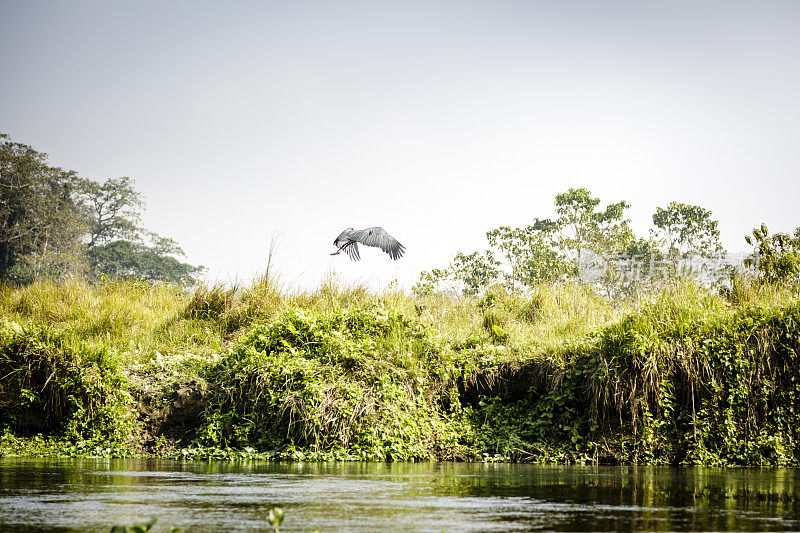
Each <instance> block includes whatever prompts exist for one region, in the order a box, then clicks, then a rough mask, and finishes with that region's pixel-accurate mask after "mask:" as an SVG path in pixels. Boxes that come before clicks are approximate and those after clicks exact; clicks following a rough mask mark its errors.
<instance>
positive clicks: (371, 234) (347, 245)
mask: <svg viewBox="0 0 800 533" xmlns="http://www.w3.org/2000/svg"><path fill="white" fill-rule="evenodd" d="M358 243H361V244H363V245H366V246H376V247H378V248H380V249H381V250H383V251H384V252H386V253H387V254H389V257H391V258H392V259H395V260H397V259H400V257H402V255H403V252H405V250H406V249H405V246H403V245H402V244H400V243H399V242H397V239H395V238H394V237H392V236H391V235H389V234H388V233H386V230H385V229H383V228H378V227H375V228H367V229H353V228H347V229H346V230H344V231H343V232H342V233H340V234H339V236H338V237H336V240H335V241H333V245H334V246H336V247H337V248H339V249H338V250H336V251H335V252H333V253H332V254H331V255H337V254H339V253H341V252H342V251H345V252H347V255H349V256H350V259H352V260H353V261H358V260H359V259H361V256H360V255H359V253H358Z"/></svg>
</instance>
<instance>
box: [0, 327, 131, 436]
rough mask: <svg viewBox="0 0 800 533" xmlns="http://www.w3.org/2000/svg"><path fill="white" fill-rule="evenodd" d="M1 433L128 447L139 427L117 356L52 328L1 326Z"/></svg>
mask: <svg viewBox="0 0 800 533" xmlns="http://www.w3.org/2000/svg"><path fill="white" fill-rule="evenodd" d="M0 376H3V380H2V383H1V384H0V428H6V429H10V430H11V431H12V432H14V433H15V434H19V435H33V434H49V435H58V436H63V437H66V438H67V439H68V440H69V441H71V442H81V441H85V442H87V443H107V444H111V445H120V444H123V443H124V442H125V441H126V439H127V438H128V437H129V435H130V434H131V432H132V431H133V430H134V429H135V427H136V421H135V420H134V418H133V413H132V412H131V406H132V398H131V397H130V395H129V394H128V393H127V391H126V390H125V389H126V379H125V377H124V375H123V374H122V373H121V372H120V368H119V365H118V362H117V360H116V358H115V357H114V355H113V354H112V353H111V352H110V351H109V350H107V349H105V348H100V349H95V348H92V347H89V346H86V345H84V344H80V343H74V341H71V340H70V339H68V338H66V337H65V336H63V335H60V334H58V333H54V332H53V331H52V330H50V329H49V328H47V327H44V326H35V327H33V328H31V329H28V330H26V329H23V328H22V327H20V326H19V324H17V323H15V322H10V321H5V320H4V321H3V322H2V325H1V326H0Z"/></svg>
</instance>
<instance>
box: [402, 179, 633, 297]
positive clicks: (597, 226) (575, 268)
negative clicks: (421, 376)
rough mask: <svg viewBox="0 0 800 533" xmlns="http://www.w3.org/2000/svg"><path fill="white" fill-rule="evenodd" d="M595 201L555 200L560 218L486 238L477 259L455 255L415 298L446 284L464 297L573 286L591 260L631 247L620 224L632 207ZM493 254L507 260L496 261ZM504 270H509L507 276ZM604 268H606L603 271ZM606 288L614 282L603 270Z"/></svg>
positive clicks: (578, 195)
mask: <svg viewBox="0 0 800 533" xmlns="http://www.w3.org/2000/svg"><path fill="white" fill-rule="evenodd" d="M599 205H600V199H599V198H592V196H591V192H590V191H589V190H587V189H569V190H568V191H567V192H565V193H561V194H558V195H556V198H555V206H556V212H557V213H558V215H559V216H558V218H557V219H555V220H550V219H538V218H537V219H534V221H533V223H532V224H530V225H528V226H526V227H524V228H512V227H509V226H500V227H498V228H495V229H492V230H490V231H488V232H487V234H486V237H487V239H488V241H489V245H490V246H491V247H492V249H490V250H486V251H485V252H483V254H481V253H480V252H473V253H472V254H468V255H465V254H462V253H460V252H459V253H458V254H457V255H456V257H455V258H454V260H453V262H452V263H451V264H450V266H449V267H448V268H447V269H444V270H437V269H434V270H432V271H430V272H423V273H422V274H421V276H420V282H419V283H418V284H417V286H416V287H415V291H416V293H417V294H432V293H433V292H434V290H435V288H436V287H437V286H438V285H439V284H441V283H443V282H446V281H448V280H453V281H456V282H459V284H460V285H461V286H462V287H463V293H464V294H465V295H476V294H479V293H481V292H482V291H484V290H486V289H487V288H488V287H490V286H492V285H494V284H496V283H498V282H501V281H502V282H504V284H505V285H506V287H507V288H509V289H512V290H517V289H530V288H532V287H535V286H536V285H538V284H541V283H554V282H563V281H566V280H574V279H576V277H577V276H579V274H580V273H581V270H582V269H586V268H587V266H589V265H590V263H592V262H593V260H594V259H600V260H601V261H602V262H605V263H608V262H609V261H612V260H613V259H615V258H617V257H618V256H619V255H621V254H625V253H626V252H627V251H628V250H629V248H630V247H631V246H632V245H633V244H634V243H635V237H634V235H633V232H632V231H631V229H630V221H629V220H628V219H626V218H624V214H625V209H627V208H628V207H630V205H629V204H628V203H627V202H624V201H621V202H617V203H614V204H609V205H608V206H607V207H606V208H605V210H598V206H599ZM493 249H496V250H497V251H498V252H499V254H500V255H502V257H503V258H504V259H505V264H501V263H500V261H498V260H497V259H496V258H495V253H494V250H493ZM503 267H506V268H510V272H507V271H504V269H503ZM604 268H605V267H604ZM605 270H606V278H607V280H606V281H607V283H606V284H607V285H608V286H611V285H612V284H613V283H614V282H616V277H618V276H615V274H614V273H613V272H612V271H611V269H610V268H606V269H605Z"/></svg>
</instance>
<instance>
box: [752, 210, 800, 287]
mask: <svg viewBox="0 0 800 533" xmlns="http://www.w3.org/2000/svg"><path fill="white" fill-rule="evenodd" d="M745 240H746V241H747V244H749V245H751V246H753V247H754V250H753V254H752V256H751V257H749V258H747V259H746V260H745V264H746V265H747V266H756V268H757V269H758V272H759V274H760V275H761V276H762V277H763V278H764V279H765V280H767V281H769V282H783V283H785V282H798V281H800V227H798V228H797V229H796V230H795V232H794V235H788V234H785V233H775V234H773V235H770V234H769V230H768V229H767V226H766V225H765V224H761V227H760V228H755V229H754V230H753V237H752V238H751V237H750V236H749V235H747V236H745Z"/></svg>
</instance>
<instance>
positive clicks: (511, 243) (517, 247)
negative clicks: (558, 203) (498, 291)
mask: <svg viewBox="0 0 800 533" xmlns="http://www.w3.org/2000/svg"><path fill="white" fill-rule="evenodd" d="M557 230H558V226H557V224H555V223H554V222H552V221H550V220H540V219H534V222H533V224H530V225H528V226H526V227H524V228H511V227H509V226H500V227H499V228H495V229H493V230H490V231H489V232H487V233H486V238H487V239H488V241H489V245H490V246H492V247H493V248H497V249H498V250H500V251H501V252H502V253H503V255H504V256H505V259H506V261H507V262H508V264H509V266H510V267H511V273H510V274H509V275H507V276H506V281H507V285H509V286H513V285H515V284H518V285H521V286H523V287H534V286H536V285H538V284H539V283H542V282H554V281H557V280H559V279H562V278H564V277H572V276H574V275H575V274H576V273H577V270H576V268H575V266H574V265H573V264H572V263H571V262H570V261H569V259H568V258H567V257H566V256H565V255H564V253H562V252H561V251H560V250H559V249H558V248H557V246H556V243H555V237H556V231H557Z"/></svg>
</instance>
